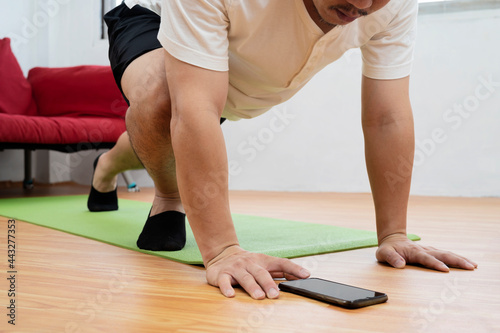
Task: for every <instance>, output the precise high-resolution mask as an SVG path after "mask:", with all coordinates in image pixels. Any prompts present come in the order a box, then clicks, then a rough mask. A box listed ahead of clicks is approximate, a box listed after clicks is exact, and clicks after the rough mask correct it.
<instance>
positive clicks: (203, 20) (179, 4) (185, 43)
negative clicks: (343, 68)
mask: <svg viewBox="0 0 500 333" xmlns="http://www.w3.org/2000/svg"><path fill="white" fill-rule="evenodd" d="M125 2H126V4H127V6H128V7H130V8H131V7H133V6H134V5H136V4H138V5H141V6H143V7H145V8H148V9H150V10H152V11H154V12H156V13H157V14H159V15H160V16H161V26H160V31H159V34H158V39H159V41H160V42H161V44H162V46H163V47H164V48H165V49H166V50H167V51H168V52H169V53H170V54H171V55H172V56H174V57H176V58H178V59H179V60H181V61H183V62H187V63H189V64H192V65H195V66H199V67H203V68H206V69H210V70H215V71H227V70H229V93H228V98H227V102H226V105H225V108H224V112H223V117H226V118H228V119H230V120H238V119H241V118H253V117H256V116H258V115H260V114H262V113H264V112H266V111H267V110H269V109H270V108H271V107H272V106H274V105H277V104H280V103H282V102H284V101H286V100H288V99H289V98H291V97H292V96H293V95H294V94H295V93H296V92H297V91H298V90H300V89H301V88H302V87H303V86H304V85H305V84H306V83H307V82H308V81H309V80H310V79H311V78H312V77H313V76H314V75H315V74H316V73H317V72H319V71H320V70H321V69H323V68H324V67H325V66H327V65H328V64H330V63H332V62H334V61H335V60H337V59H339V58H340V57H341V56H342V55H343V54H344V53H345V52H346V51H347V50H349V49H352V48H360V49H361V52H362V56H363V75H365V76H367V77H370V78H374V79H397V78H402V77H405V76H408V75H409V74H410V71H411V65H412V60H413V47H414V42H415V35H416V34H415V32H416V30H415V28H416V17H417V10H418V4H417V0H391V1H390V2H389V3H388V4H387V5H386V6H385V7H384V8H382V9H380V10H378V11H377V12H375V13H373V14H370V15H368V16H367V17H362V18H359V19H357V20H356V21H354V22H352V23H349V24H347V25H345V26H337V27H335V28H333V29H332V30H331V31H330V32H328V33H327V34H325V33H323V31H322V30H321V29H320V28H319V27H318V26H317V25H316V24H315V23H314V21H313V20H312V19H311V17H310V16H309V13H308V12H307V9H306V7H305V5H304V2H303V0H251V1H249V0H126V1H125ZM333 79H334V78H333Z"/></svg>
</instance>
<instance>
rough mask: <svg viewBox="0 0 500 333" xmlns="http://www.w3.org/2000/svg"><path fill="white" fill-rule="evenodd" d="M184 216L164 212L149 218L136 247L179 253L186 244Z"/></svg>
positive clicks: (174, 212)
mask: <svg viewBox="0 0 500 333" xmlns="http://www.w3.org/2000/svg"><path fill="white" fill-rule="evenodd" d="M185 220H186V215H185V214H184V213H180V212H176V211H166V212H163V213H160V214H157V215H155V216H150V217H148V219H147V220H146V224H144V228H143V229H142V232H141V234H140V235H139V239H138V240H137V246H138V247H139V248H140V249H143V250H150V251H179V250H181V249H182V248H183V247H184V245H185V244H186V222H185Z"/></svg>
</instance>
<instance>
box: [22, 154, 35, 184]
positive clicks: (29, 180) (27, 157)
mask: <svg viewBox="0 0 500 333" xmlns="http://www.w3.org/2000/svg"><path fill="white" fill-rule="evenodd" d="M31 169H32V168H31V150H30V149H25V150H24V180H23V188H24V189H26V190H32V189H33V187H34V185H33V177H32V175H31Z"/></svg>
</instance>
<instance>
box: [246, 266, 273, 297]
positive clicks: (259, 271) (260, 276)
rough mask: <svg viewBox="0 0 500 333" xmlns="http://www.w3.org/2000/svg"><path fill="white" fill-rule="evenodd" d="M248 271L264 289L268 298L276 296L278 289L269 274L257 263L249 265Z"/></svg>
mask: <svg viewBox="0 0 500 333" xmlns="http://www.w3.org/2000/svg"><path fill="white" fill-rule="evenodd" d="M247 270H248V272H249V273H250V274H252V275H253V277H254V278H255V280H256V281H257V283H258V284H259V285H260V287H261V288H262V289H263V290H264V291H265V293H266V295H267V297H268V298H278V297H279V291H278V288H277V287H276V283H275V282H274V280H273V278H272V276H271V274H270V273H269V272H268V271H267V270H265V269H264V268H262V267H261V266H259V265H255V264H254V265H250V266H249V267H248V268H247Z"/></svg>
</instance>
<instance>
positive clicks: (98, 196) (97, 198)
mask: <svg viewBox="0 0 500 333" xmlns="http://www.w3.org/2000/svg"><path fill="white" fill-rule="evenodd" d="M101 155H102V154H101ZM101 155H99V156H97V157H96V159H95V160H94V171H93V173H92V180H91V181H90V194H89V197H88V199H87V207H88V209H89V210H90V211H91V212H108V211H112V210H117V209H118V195H117V193H116V188H115V189H114V190H113V191H110V192H99V191H98V190H96V189H95V188H94V186H93V185H92V183H93V181H94V173H95V168H96V167H97V162H98V161H99V157H101Z"/></svg>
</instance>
